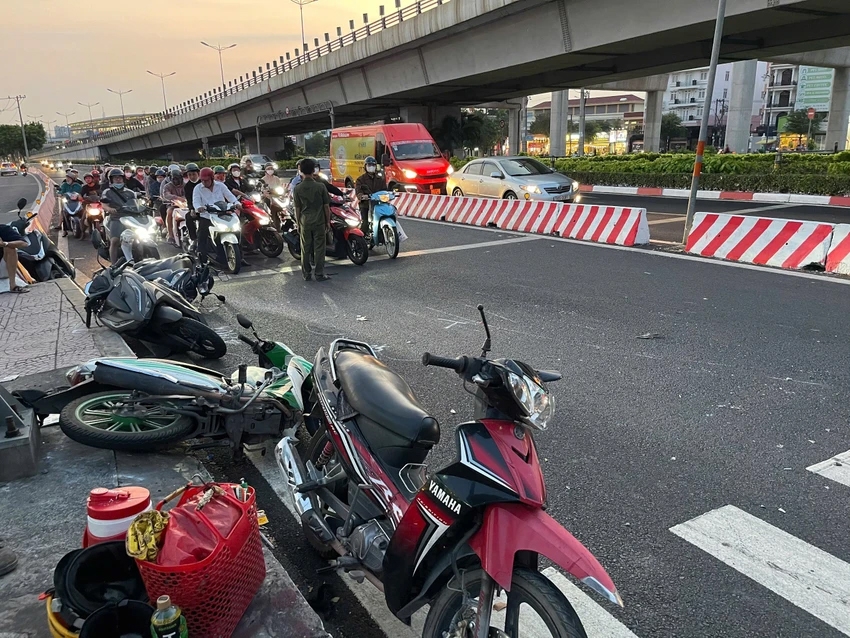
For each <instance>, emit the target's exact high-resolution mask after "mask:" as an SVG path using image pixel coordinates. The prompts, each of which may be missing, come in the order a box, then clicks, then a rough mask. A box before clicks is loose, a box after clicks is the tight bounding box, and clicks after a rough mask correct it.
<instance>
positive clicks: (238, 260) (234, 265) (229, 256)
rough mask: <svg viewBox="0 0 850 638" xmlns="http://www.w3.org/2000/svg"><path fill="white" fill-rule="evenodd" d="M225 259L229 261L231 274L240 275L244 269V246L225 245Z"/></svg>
mask: <svg viewBox="0 0 850 638" xmlns="http://www.w3.org/2000/svg"><path fill="white" fill-rule="evenodd" d="M224 261H225V262H227V271H228V272H229V273H230V274H231V275H238V274H239V271H240V270H242V248H241V246H237V245H236V244H225V245H224Z"/></svg>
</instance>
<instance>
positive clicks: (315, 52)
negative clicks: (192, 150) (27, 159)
mask: <svg viewBox="0 0 850 638" xmlns="http://www.w3.org/2000/svg"><path fill="white" fill-rule="evenodd" d="M450 1H451V0H417V1H416V2H414V3H413V4H410V5H408V6H406V7H404V8H401V9H398V10H396V11H394V12H392V13H390V14H388V15H384V16H382V17H381V19H380V20H376V21H375V22H371V23H369V24H365V25H363V26H362V27H360V28H359V29H354V28H353V27H354V20H351V21H349V24H350V25H351V28H352V30H351V31H350V32H349V33H346V34H345V35H342V28H341V27H337V37H336V38H334V39H331V38H330V35H329V34H328V33H325V44H323V45H321V46H319V47H317V48H315V49H311V50H305V51H303V52H299V50H298V49H296V53H298V55H295V56H294V57H292V56H290V54H289V53H287V54H286V55H285V56H283V55H282V56H280V58H279V60H273V61H272V62H267V63H266V68H265V70H263V67H262V66H260V67H258V68H257V71H252V72H251V74H250V75H248V74H245V75H240V76H239V79H238V80H235V79H234V80H231V81H229V82H228V83H227V86H219V87H215V88H213V89H212V90H211V91H207V92H205V93H203V94H201V95H199V96H197V97H194V98H191V99H189V100H186V101H185V102H181V103H180V104H178V105H176V106H173V107H171V108H169V109H167V110H166V111H162V112H159V113H153V114H151V115H150V116H149V117H148V118H145V119H143V120H141V121H140V122H138V123H137V124H135V125H132V126H128V127H126V128H121V129H117V130H114V131H109V132H108V133H104V134H102V135H95V136H93V137H88V138H85V139H80V140H73V141H71V142H68V143H65V144H60V145H57V146H54V147H53V148H44V149H42V151H49V150H56V149H58V148H61V147H63V146H64V148H69V147H74V146H82V145H84V144H91V143H92V142H99V141H102V140H109V139H112V138H114V137H118V136H119V135H124V134H125V133H128V132H130V131H138V130H142V129H145V128H147V127H149V126H153V125H154V124H159V123H161V122H167V121H168V120H169V119H171V118H173V117H176V116H177V115H182V114H184V113H189V112H191V111H194V110H197V109H200V108H203V107H205V106H207V105H209V104H213V103H215V102H218V101H220V100H223V99H224V98H226V97H228V96H231V95H235V94H236V93H240V92H242V91H244V90H246V89H248V88H249V87H252V86H256V85H257V84H260V83H261V82H265V81H267V80H269V79H270V78H272V77H274V76H276V75H281V74H283V73H287V72H289V71H291V70H292V69H294V68H297V67H299V66H301V65H303V64H307V63H308V62H311V61H312V60H316V59H318V58H320V57H322V56H324V55H328V54H329V53H332V52H333V51H338V50H339V49H341V48H343V47H346V46H350V45H352V44H354V43H355V42H360V41H361V40H364V39H366V38H368V37H369V36H371V35H374V34H376V33H380V32H381V31H383V30H385V29H389V28H391V27H394V26H396V25H399V24H401V23H402V22H405V21H406V20H410V19H412V18H415V17H416V16H418V15H420V14H422V13H425V12H426V11H430V10H431V9H435V8H437V7H439V6H441V5H444V4H447V3H448V2H450ZM364 15H365V14H364ZM314 42H318V38H315V39H314Z"/></svg>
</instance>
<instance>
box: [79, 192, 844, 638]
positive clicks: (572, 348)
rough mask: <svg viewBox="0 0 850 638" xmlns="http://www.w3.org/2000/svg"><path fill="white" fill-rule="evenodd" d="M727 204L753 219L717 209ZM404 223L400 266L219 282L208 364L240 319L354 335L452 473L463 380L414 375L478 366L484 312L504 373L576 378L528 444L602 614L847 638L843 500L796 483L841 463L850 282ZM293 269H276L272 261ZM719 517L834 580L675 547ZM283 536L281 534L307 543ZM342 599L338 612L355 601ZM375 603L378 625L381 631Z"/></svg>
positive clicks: (267, 497) (748, 543) (667, 626)
mask: <svg viewBox="0 0 850 638" xmlns="http://www.w3.org/2000/svg"><path fill="white" fill-rule="evenodd" d="M594 199H595V198H594ZM624 199H625V198H619V197H610V198H608V197H606V201H608V202H609V203H615V204H616V203H618V202H619V201H620V200H624ZM629 199H631V198H629ZM644 199H646V198H644ZM668 201H669V200H663V204H662V203H661V200H658V199H653V200H652V202H653V203H655V204H656V207H655V208H654V209H653V210H659V208H658V207H660V206H663V207H664V208H662V209H661V212H663V211H665V210H670V208H669V207H671V206H676V205H681V202H670V203H668ZM709 207H712V208H709ZM716 207H722V208H723V209H725V210H729V209H734V208H742V207H741V206H740V205H737V206H736V205H735V204H734V203H732V204H729V203H726V202H722V203H715V202H711V203H706V207H705V208H706V209H707V210H715V209H716ZM751 207H755V206H754V205H753V206H751ZM648 208H650V207H649V206H648ZM701 208H702V207H701ZM820 211H822V209H818V211H815V212H814V213H812V214H819V212H820ZM775 212H776V210H772V211H771V214H773V213H775ZM799 213H800V214H809V213H808V212H807V210H801V211H799ZM796 214H797V213H795V215H796ZM831 214H837V213H831ZM403 223H404V226H405V230H406V231H407V233H408V235H409V236H410V237H411V240H410V241H409V242H406V243H405V244H404V245H403V246H402V256H401V257H400V258H399V259H398V260H395V261H390V260H387V259H385V258H384V259H380V258H372V259H370V261H369V262H368V263H367V264H366V265H365V266H364V267H355V266H352V265H351V264H347V265H346V263H344V262H342V263H339V264H335V263H334V262H330V266H329V268H328V271H329V274H331V275H332V278H331V280H330V281H329V282H325V283H318V282H304V281H303V280H302V279H301V277H300V273H299V272H298V271H297V270H295V271H291V272H282V273H278V274H255V275H251V274H249V273H250V271H246V273H245V274H244V275H239V276H237V277H234V278H230V279H229V280H227V281H219V282H217V283H216V291H217V292H219V293H222V294H225V295H226V297H227V303H226V304H225V305H224V306H221V305H219V304H218V303H217V302H211V301H207V302H205V304H204V305H205V306H206V307H207V308H208V310H209V312H210V316H209V320H210V323H211V324H212V325H213V326H215V327H217V329H218V330H219V331H220V332H221V333H222V335H223V336H225V338H226V339H227V341H228V348H229V352H228V354H227V356H226V357H225V358H224V359H222V360H220V361H217V362H213V364H212V365H213V367H216V368H218V369H222V370H227V371H228V372H230V371H232V370H234V369H235V368H236V366H237V364H238V363H240V362H250V361H251V360H252V355H251V354H250V352H249V351H248V350H247V348H246V347H245V346H244V345H242V344H241V343H240V342H238V341H237V340H236V338H235V337H236V329H237V324H236V321H235V315H236V313H237V312H241V313H244V314H246V315H248V316H249V317H251V319H252V320H253V321H254V323H255V326H256V327H257V329H258V330H259V332H260V334H261V335H263V336H266V337H270V338H274V339H277V340H282V341H285V342H286V343H288V344H289V345H290V346H291V347H293V348H294V349H295V350H296V351H298V352H300V353H302V354H304V355H305V356H307V357H308V358H310V357H312V356H313V355H314V353H315V352H316V350H317V349H318V348H319V347H327V346H328V344H329V343H330V341H331V340H332V339H334V338H337V337H339V336H342V335H345V336H347V337H350V338H354V339H358V340H362V341H366V342H368V343H371V344H373V345H374V346H375V347H376V349H377V350H378V351H379V353H380V356H381V358H382V359H383V360H384V361H385V362H386V363H387V364H388V365H390V366H391V367H392V368H393V369H395V370H396V371H398V372H399V373H400V374H402V375H403V376H404V377H405V378H406V379H407V381H408V382H409V383H410V384H411V386H412V387H413V388H414V390H415V392H416V393H417V395H418V396H419V398H420V399H421V401H422V403H423V405H424V406H426V408H427V409H428V410H429V411H431V412H432V413H433V414H434V416H435V417H437V418H438V419H439V421H440V422H441V424H442V432H443V434H442V441H441V443H440V444H439V445H438V446H437V448H436V449H435V451H434V453H433V456H432V458H431V459H430V462H431V464H432V466H440V465H443V464H446V463H449V462H451V460H452V459H453V457H454V455H455V444H454V437H453V436H452V432H453V429H454V426H455V425H457V424H458V423H460V422H462V421H463V420H466V419H468V418H470V416H471V409H472V406H471V402H470V399H469V396H468V395H467V394H466V393H465V391H464V390H463V388H462V386H461V385H460V383H459V382H458V380H457V378H456V377H455V376H454V375H453V374H451V373H450V372H448V371H446V370H440V369H431V368H428V369H426V368H423V367H422V366H421V365H420V364H419V359H420V356H421V354H422V352H423V351H426V350H427V351H430V352H432V353H435V354H440V355H460V354H477V352H478V350H479V348H480V345H481V342H482V340H483V332H482V330H481V327H480V325H479V323H478V321H477V319H476V312H475V305H476V304H478V303H483V304H484V305H485V307H486V308H487V312H488V317H489V320H490V325H491V329H492V332H493V349H494V350H493V356H510V357H515V358H519V359H522V360H524V361H527V362H529V363H531V364H532V365H534V366H535V367H539V368H556V369H560V370H561V371H562V372H563V373H564V380H563V381H561V382H559V383H557V384H554V385H553V386H552V388H551V389H552V391H553V393H554V396H555V400H556V405H557V416H556V418H555V420H554V422H553V423H552V424H551V425H550V427H549V429H548V430H547V431H545V432H542V433H539V434H538V435H537V436H536V441H537V444H538V447H539V452H540V457H541V459H542V462H543V466H544V473H545V476H546V479H547V484H548V499H549V512H550V513H551V514H552V515H553V516H554V517H555V518H556V519H557V520H558V521H560V522H561V523H562V524H564V525H565V526H566V527H567V529H569V530H570V531H571V532H572V533H573V534H574V535H575V536H576V537H577V538H579V539H580V540H581V541H582V542H583V543H584V544H585V545H586V546H587V547H588V548H589V549H590V550H591V551H592V552H593V553H594V554H595V555H596V556H597V558H599V560H600V561H601V563H602V564H603V565H604V566H605V567H606V569H607V570H608V571H609V573H610V575H611V577H612V578H613V580H614V582H615V583H616V584H617V586H618V589H619V591H620V593H621V595H622V597H623V599H624V601H625V605H626V606H625V608H624V609H622V610H619V609H615V608H612V607H611V606H610V605H608V604H606V603H604V602H603V603H601V605H602V609H604V611H603V614H604V615H605V617H606V618H609V619H610V616H608V614H610V615H611V616H613V617H614V618H616V619H618V620H619V621H620V622H622V623H623V624H625V625H626V626H627V627H628V629H629V630H631V631H632V632H634V635H637V636H639V637H640V638H650V637H655V638H670V637H683V638H684V637H687V638H717V637H718V636H724V637H725V638H753V637H778V636H782V637H789V638H790V637H794V638H797V637H817V638H838V637H839V636H842V635H847V634H848V633H850V629H848V627H850V619H848V611H847V607H846V604H847V603H846V601H847V598H846V596H845V592H846V590H847V582H848V581H847V580H846V579H845V580H840V579H839V580H835V571H834V570H832V568H833V567H835V565H838V566H839V568H840V567H841V565H843V568H844V569H850V566H847V564H846V563H847V562H848V561H850V545H848V543H847V529H848V525H847V515H846V513H847V511H848V507H850V487H848V484H844V485H842V484H841V483H839V482H836V481H834V480H828V479H826V478H824V477H822V476H818V475H816V474H814V473H812V472H809V471H807V470H806V468H807V467H809V466H811V465H812V464H815V463H817V462H820V461H824V460H826V459H829V458H830V457H832V456H833V455H836V454H839V453H842V452H844V451H845V450H848V449H850V427H848V425H847V424H848V422H850V402H848V387H850V370H848V367H847V361H848V360H850V340H848V332H850V330H848V327H847V317H848V316H849V315H850V297H848V294H847V292H848V289H847V288H846V287H845V286H844V285H842V284H841V283H840V282H839V283H836V281H835V280H831V279H828V278H822V277H819V276H818V275H811V276H810V277H792V276H788V275H786V274H783V273H782V272H781V271H770V270H766V269H765V270H758V269H756V270H752V269H742V268H737V267H728V266H724V265H720V264H718V263H716V262H709V261H703V260H699V259H689V258H681V257H680V256H678V255H677V256H670V255H668V254H665V253H659V252H656V251H646V250H616V249H609V248H604V247H599V246H594V245H587V244H577V243H570V242H566V241H560V240H553V239H551V238H546V237H536V238H522V237H517V236H515V235H511V234H509V233H498V232H490V231H486V230H479V229H471V228H459V227H456V226H449V225H443V224H439V223H429V222H423V221H417V220H406V221H404V222H403ZM662 226H664V225H662ZM657 227H658V226H654V227H653V230H654V229H655V228H657ZM83 246H86V247H87V248H88V250H89V251H90V250H91V249H90V247H88V246H87V245H84V244H79V245H76V244H74V242H73V240H72V253H74V254H76V252H77V251H79V252H80V253H82V252H83V250H84V249H83ZM412 253H413V254H412ZM379 254H380V253H377V254H376V255H379ZM77 263H78V266H79V265H80V263H81V262H79V261H78V262H77ZM291 263H292V262H290V261H289V260H288V258H287V257H286V256H285V258H284V262H283V264H282V265H284V266H285V265H290V264H291ZM278 264H279V266H278V267H280V265H281V262H278ZM268 265H269V264H264V268H265V269H266V270H265V272H270V271H268V268H267V267H268ZM255 270H257V268H255ZM287 270H288V269H287ZM219 471H220V473H222V474H225V475H227V474H228V473H230V474H232V476H230V478H239V475H240V472H245V470H244V468H240V467H231V468H228V467H227V466H226V465H223V466H222V467H221V468H220V470H219ZM252 480H253V482H256V483H259V484H261V487H262V492H261V500H264V501H266V502H270V501H273V500H274V499H275V498H276V497H275V492H274V488H273V487H271V486H270V485H268V484H267V480H268V482H269V483H270V482H271V479H270V478H269V475H267V474H263V475H262V476H259V475H253V476H252ZM252 484H253V483H252ZM726 506H734V507H735V508H739V509H740V510H742V511H743V512H746V513H747V514H749V515H750V516H752V517H756V519H760V520H761V521H763V522H764V523H765V524H767V525H768V526H772V527H768V528H767V529H771V530H774V531H775V532H776V533H777V534H782V533H785V534H786V535H787V537H788V538H790V539H792V540H795V541H798V542H801V543H806V544H808V545H811V546H814V547H816V548H820V550H823V552H825V553H826V554H827V555H829V556H828V559H829V560H828V561H827V563H831V562H834V563H835V565H833V564H827V566H826V567H824V564H823V563H822V562H817V561H814V562H810V563H806V565H807V567H806V570H805V571H807V572H808V573H807V574H804V575H799V574H794V575H792V576H787V574H786V571H787V569H788V568H787V567H786V566H785V563H784V562H783V561H784V560H785V559H787V557H788V553H789V552H788V551H787V549H783V548H785V547H786V546H785V545H783V543H782V542H779V541H777V540H776V537H774V536H770V535H765V534H761V533H755V532H753V529H752V528H751V527H747V528H746V530H745V531H742V529H743V528H740V529H739V528H736V527H734V526H730V525H725V526H720V527H721V531H722V530H723V529H726V530H731V532H730V533H733V534H734V535H735V537H734V538H733V539H732V540H729V539H726V540H723V539H721V540H720V541H718V547H719V548H720V549H717V550H712V551H704V549H701V548H700V547H699V546H698V543H696V542H695V541H691V542H688V541H686V540H684V539H683V538H681V537H680V536H681V535H682V534H681V533H680V534H678V535H677V534H675V533H673V532H671V531H670V528H671V527H674V526H677V525H681V524H682V523H686V522H688V521H691V520H692V519H694V518H695V517H699V516H701V515H704V514H706V513H708V512H710V511H712V510H715V509H716V508H721V507H726ZM269 507H270V506H269ZM269 507H267V509H269ZM274 507H275V508H276V510H275V511H276V513H277V515H278V517H283V518H286V516H287V514H286V513H285V512H283V510H282V509H281V508H280V507H279V504H277V503H276V504H275V505H274ZM735 511H737V510H735ZM281 512H283V513H281ZM701 520H702V519H701ZM706 520H710V519H706ZM280 523H281V524H282V525H284V532H285V533H281V535H280V536H279V537H278V538H279V539H281V538H282V539H284V540H285V539H286V538H287V536H286V534H289V533H296V534H297V527H293V526H292V525H291V524H290V523H285V522H284V521H280ZM742 525H743V523H742ZM293 530H294V532H293ZM780 530H781V532H780ZM785 538H786V537H785V536H782V537H781V540H782V539H785ZM287 542H289V541H287ZM291 542H292V551H287V549H286V547H282V548H281V551H282V553H283V554H284V555H285V556H289V560H290V563H289V564H287V567H288V568H289V569H290V570H291V571H293V573H294V578H295V579H296V582H299V584H302V586H305V587H308V588H309V587H310V586H312V584H315V580H314V579H315V575H314V574H313V573H312V571H311V570H312V569H314V567H313V565H312V563H310V562H309V559H307V558H305V556H304V555H303V551H304V550H303V548H304V546H303V543H302V542H301V541H300V540H297V541H291ZM783 542H785V541H784V540H783ZM808 545H807V546H806V547H808ZM722 551H728V552H732V553H733V554H735V555H736V556H738V555H740V556H743V557H745V558H746V557H748V556H750V557H751V556H753V555H756V554H758V553H759V552H767V553H768V554H770V555H769V556H768V558H767V559H766V562H765V564H764V565H763V567H764V569H763V570H762V571H761V572H753V571H748V568H747V566H746V565H744V566H740V565H739V566H738V569H740V571H741V572H743V573H739V571H737V570H736V569H733V568H732V567H730V566H728V565H727V564H726V563H724V562H722V560H720V559H718V558H717V556H719V555H721V554H722ZM736 552H737V553H736ZM771 552H772V553H773V554H772V553H771ZM793 553H794V555H797V556H799V555H800V554H799V551H798V550H797V549H794V552H793ZM774 554H775V555H774ZM817 557H819V559H820V558H823V557H821V556H820V554H818V555H817ZM824 560H826V559H824ZM305 561H306V562H305ZM729 561H732V562H734V560H732V559H729ZM729 561H727V562H729ZM840 561H843V563H841V562H840ZM744 562H745V563H746V560H744ZM783 570H786V571H783ZM831 570H832V571H831ZM839 573H841V571H840V569H839ZM843 573H847V572H843ZM747 574H749V576H750V577H748V575H747ZM343 578H344V577H343ZM783 578H784V579H785V580H783ZM830 578H832V579H833V580H830ZM807 579H812V580H813V583H814V584H812V585H811V586H810V587H809V589H811V590H814V589H818V590H819V591H818V593H817V594H811V595H809V596H808V598H806V597H802V598H801V596H798V595H797V594H796V593H795V592H792V593H790V594H789V593H788V592H787V591H785V590H783V589H782V587H779V586H777V585H776V583H777V582H779V581H781V582H786V581H788V582H791V583H792V584H791V585H790V587H791V588H792V590H793V589H794V587H795V585H794V583H797V582H798V581H800V582H806V583H807V582H809V581H808V580H807ZM339 583H340V581H339V580H334V581H333V584H332V586H333V587H336V588H340V584H339ZM800 587H803V585H800ZM774 590H776V591H779V592H780V593H782V592H784V596H785V597H783V596H782V595H778V594H777V593H774ZM795 591H796V590H795ZM797 593H798V592H797ZM337 595H340V594H337ZM341 595H342V596H343V597H342V603H341V604H343V605H352V604H355V603H353V602H352V600H351V597H350V596H349V595H348V594H344V593H343V594H341ZM591 595H593V594H591ZM841 596H845V598H844V599H843V602H840V603H838V602H837V603H836V604H835V605H833V607H832V609H833V613H834V614H836V615H837V616H838V617H839V621H837V622H839V626H841V627H843V628H844V631H840V630H838V629H836V628H834V626H830V625H829V624H827V623H826V622H824V621H822V620H819V619H818V617H816V616H820V617H823V616H824V614H823V613H821V612H819V611H817V610H816V609H815V610H814V611H813V609H812V607H811V605H814V606H815V608H816V607H817V606H818V604H825V605H828V604H829V601H833V600H837V598H836V597H838V598H840V597H841ZM788 599H791V600H788ZM803 599H805V600H808V601H809V603H806V602H805V600H803ZM792 601H793V602H792ZM818 601H826V602H822V603H819V602H818ZM807 605H809V606H807ZM378 607H379V606H378ZM378 607H375V606H373V607H369V608H370V609H372V610H373V612H374V613H376V615H380V614H378ZM806 609H809V611H806ZM835 609H837V611H835ZM358 613H359V612H358ZM827 615H828V614H827ZM352 618H354V617H352ZM357 618H360V620H352V622H355V623H356V624H357V629H356V631H354V632H353V633H351V632H349V633H350V634H351V635H359V636H365V637H371V636H380V635H383V634H382V632H381V630H379V629H377V625H376V624H374V623H373V622H371V621H368V620H364V619H363V617H362V614H361V615H359V616H357ZM337 621H338V622H342V621H341V619H339V618H337ZM382 622H383V621H382ZM841 623H843V624H841ZM343 624H344V623H343ZM835 624H836V621H834V622H833V625H835ZM381 626H382V627H383V630H384V632H386V633H387V635H389V636H392V638H397V637H399V636H402V635H406V634H404V633H403V630H405V628H403V627H401V626H400V625H398V626H395V625H392V626H389V627H390V628H389V629H388V625H386V624H385V623H384V624H382V625H381ZM595 635H597V636H604V637H605V638H608V636H613V635H614V633H613V631H609V630H599V631H597V632H596V634H595ZM617 635H626V634H617Z"/></svg>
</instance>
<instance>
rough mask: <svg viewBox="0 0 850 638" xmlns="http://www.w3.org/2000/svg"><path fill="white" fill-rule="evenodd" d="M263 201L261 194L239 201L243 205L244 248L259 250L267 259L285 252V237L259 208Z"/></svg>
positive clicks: (254, 194) (241, 216) (253, 194)
mask: <svg viewBox="0 0 850 638" xmlns="http://www.w3.org/2000/svg"><path fill="white" fill-rule="evenodd" d="M261 200H262V196H261V195H260V194H259V193H252V194H251V197H243V198H240V200H239V203H240V204H241V205H242V215H240V218H241V220H242V247H243V248H244V249H245V250H251V251H253V250H259V251H260V252H261V253H263V255H265V256H266V257H277V256H278V255H280V253H282V252H283V237H281V235H280V231H279V230H277V229H276V228H275V227H274V226H273V225H272V224H271V216H270V215H269V214H268V213H267V212H266V211H264V210H263V209H262V208H260V207H259V205H258V204H259V202H260V201H261Z"/></svg>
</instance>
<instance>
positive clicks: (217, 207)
mask: <svg viewBox="0 0 850 638" xmlns="http://www.w3.org/2000/svg"><path fill="white" fill-rule="evenodd" d="M234 207H235V204H231V203H228V202H218V203H216V204H214V205H213V206H209V207H207V213H209V216H210V231H209V232H210V245H211V247H212V250H213V252H212V253H211V254H209V255H207V256H208V257H210V258H211V259H212V260H213V261H214V262H216V263H217V264H221V265H223V266H225V268H226V269H227V271H228V272H229V273H230V274H232V275H235V274H237V273H238V272H239V271H240V270H241V269H242V224H241V222H240V221H239V216H238V215H235V214H234V212H233V210H234ZM195 249H196V250H197V246H196V247H195Z"/></svg>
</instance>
